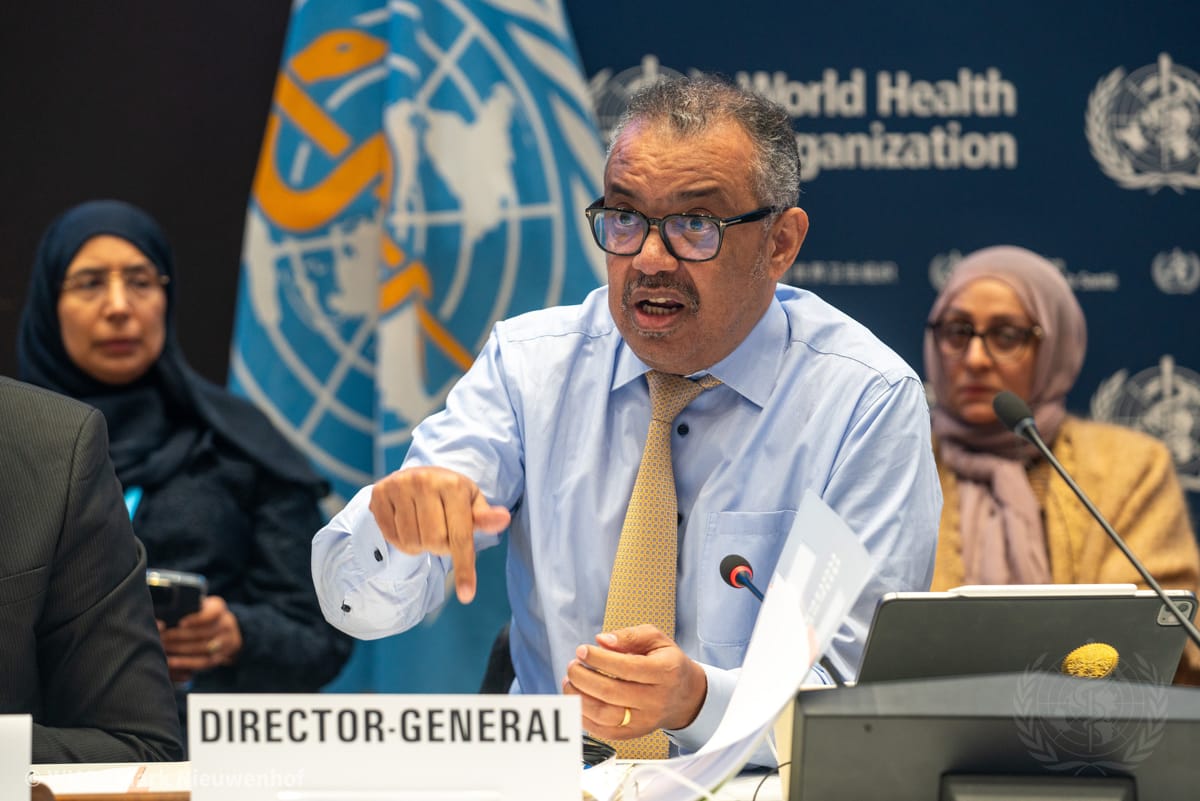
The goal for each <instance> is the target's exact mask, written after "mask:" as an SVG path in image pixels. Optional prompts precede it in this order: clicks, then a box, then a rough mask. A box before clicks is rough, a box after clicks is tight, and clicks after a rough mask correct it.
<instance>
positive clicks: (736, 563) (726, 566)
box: [721, 553, 754, 589]
mask: <svg viewBox="0 0 1200 801" xmlns="http://www.w3.org/2000/svg"><path fill="white" fill-rule="evenodd" d="M738 568H745V569H746V571H748V572H749V573H750V575H751V576H753V575H754V570H753V569H752V568H751V567H750V563H749V562H748V561H746V557H744V556H742V555H741V554H736V553H731V554H729V555H728V556H726V557H725V558H724V559H722V560H721V578H723V579H725V583H726V584H728V585H729V586H730V587H733V588H735V589H741V586H742V585H741V584H738V583H737V582H736V581H734V580H733V576H734V573H735V572H737V570H738Z"/></svg>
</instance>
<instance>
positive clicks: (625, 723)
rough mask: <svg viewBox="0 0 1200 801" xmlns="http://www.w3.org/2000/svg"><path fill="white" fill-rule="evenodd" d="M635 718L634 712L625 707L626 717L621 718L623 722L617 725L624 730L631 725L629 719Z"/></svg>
mask: <svg viewBox="0 0 1200 801" xmlns="http://www.w3.org/2000/svg"><path fill="white" fill-rule="evenodd" d="M632 717H633V710H631V709H630V708H629V707H625V717H623V718H621V722H620V723H618V724H617V728H618V729H623V728H625V727H626V726H628V725H629V719H630V718H632Z"/></svg>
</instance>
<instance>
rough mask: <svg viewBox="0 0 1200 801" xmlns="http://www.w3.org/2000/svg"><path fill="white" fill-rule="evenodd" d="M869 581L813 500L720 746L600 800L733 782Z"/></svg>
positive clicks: (653, 769) (851, 540)
mask: <svg viewBox="0 0 1200 801" xmlns="http://www.w3.org/2000/svg"><path fill="white" fill-rule="evenodd" d="M870 571H871V557H870V555H869V554H868V553H867V551H866V549H864V548H863V546H862V544H861V543H860V542H859V541H858V537H856V536H855V535H854V532H853V531H851V530H850V528H849V526H847V525H846V524H845V522H844V521H843V520H842V519H841V518H840V517H838V516H837V513H835V512H834V511H833V510H832V509H830V508H829V506H828V505H826V503H825V502H824V501H822V500H821V499H820V498H819V497H818V496H817V495H816V494H815V493H813V492H812V491H809V492H806V493H805V495H804V498H803V500H802V501H801V503H800V508H799V509H798V510H797V511H796V520H795V522H794V523H793V524H792V530H791V532H790V533H789V534H788V541H787V544H786V545H785V546H784V550H783V553H782V554H781V555H780V558H779V564H778V565H777V567H776V569H775V575H773V576H772V577H771V581H770V583H769V584H768V585H767V591H766V594H765V598H764V600H763V608H762V609H761V610H760V611H759V615H758V621H757V622H756V623H755V626H754V634H753V636H751V638H750V644H749V646H747V650H746V658H745V660H744V661H743V663H742V670H741V675H740V676H739V678H738V683H737V686H736V687H735V689H734V691H733V696H732V697H731V699H730V702H729V707H728V708H727V709H726V711H725V716H724V717H723V718H722V719H721V723H720V724H719V725H718V726H717V730H716V731H715V732H714V733H713V736H712V737H711V738H710V739H709V741H708V743H706V744H705V746H704V747H703V748H701V749H700V750H699V751H698V752H697V753H695V754H691V755H689V756H683V757H676V758H674V759H668V760H664V761H662V762H657V763H650V764H646V765H638V766H635V767H633V768H632V769H630V770H629V771H628V773H627V774H626V775H624V777H623V780H622V781H621V783H620V786H619V788H618V789H617V790H615V791H610V792H609V793H608V794H607V795H597V796H596V797H597V798H607V799H609V801H616V799H618V798H619V799H621V801H635V800H636V801H691V800H692V799H694V798H696V797H697V792H696V788H700V789H701V790H713V789H716V788H717V787H719V786H720V785H721V783H722V782H724V781H726V780H727V779H729V778H730V777H732V776H734V775H735V774H736V773H737V772H738V771H739V770H740V769H741V768H742V766H743V765H745V764H746V761H747V760H748V759H749V758H750V756H751V754H753V753H754V750H755V748H756V747H757V746H758V744H759V742H760V741H761V740H762V738H763V737H764V736H767V734H768V733H769V732H770V730H771V727H772V725H773V724H774V721H775V718H776V717H777V716H778V715H779V713H780V711H781V710H782V709H783V708H784V707H785V706H786V705H787V704H789V703H790V702H791V700H792V698H793V697H794V696H795V694H796V692H797V691H798V690H799V689H800V687H801V685H802V684H803V682H804V678H805V677H806V676H807V675H808V673H809V671H810V670H811V669H812V666H813V664H814V663H815V662H816V661H817V659H818V658H819V657H820V655H821V653H823V651H824V650H825V649H826V648H827V647H828V646H829V643H830V641H832V639H833V636H834V634H835V633H836V632H837V630H838V628H839V627H840V625H841V622H842V620H843V619H844V618H845V616H846V614H847V613H848V612H849V611H850V608H851V607H852V606H853V605H854V602H855V600H857V598H858V595H859V593H860V592H862V588H863V586H864V585H865V584H866V582H867V579H868V577H869V575H870ZM786 758H787V757H786V756H782V755H781V759H786ZM597 778H599V777H597Z"/></svg>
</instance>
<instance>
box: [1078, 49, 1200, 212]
mask: <svg viewBox="0 0 1200 801" xmlns="http://www.w3.org/2000/svg"><path fill="white" fill-rule="evenodd" d="M1085 132H1086V134H1087V140H1088V144H1089V145H1090V147H1091V150H1092V155H1093V156H1095V158H1096V161H1097V162H1098V163H1099V165H1100V169H1101V170H1103V171H1104V174H1105V175H1107V176H1108V177H1109V178H1112V179H1113V180H1114V181H1116V182H1117V184H1118V185H1119V186H1122V187H1124V188H1126V189H1146V190H1149V191H1150V192H1157V191H1158V190H1159V189H1161V188H1163V187H1164V186H1167V187H1170V188H1172V189H1174V190H1175V191H1176V192H1179V193H1180V194H1182V193H1183V191H1184V190H1185V189H1200V75H1198V74H1196V72H1195V71H1194V70H1191V69H1189V68H1188V67H1185V66H1182V65H1180V64H1176V63H1175V61H1174V60H1173V59H1172V58H1171V56H1170V55H1169V54H1167V53H1162V54H1160V55H1159V57H1158V61H1157V62H1156V63H1154V64H1148V65H1146V66H1144V67H1140V68H1138V69H1136V70H1134V71H1133V72H1131V73H1129V74H1128V75H1126V74H1125V70H1124V69H1123V68H1121V67H1118V68H1117V69H1115V70H1113V71H1112V72H1110V73H1109V74H1108V75H1106V76H1105V77H1104V78H1101V79H1100V82H1099V83H1097V84H1096V88H1095V89H1093V90H1092V93H1091V95H1090V96H1089V97H1088V107H1087V113H1086V115H1085Z"/></svg>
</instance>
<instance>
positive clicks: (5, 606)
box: [0, 377, 182, 762]
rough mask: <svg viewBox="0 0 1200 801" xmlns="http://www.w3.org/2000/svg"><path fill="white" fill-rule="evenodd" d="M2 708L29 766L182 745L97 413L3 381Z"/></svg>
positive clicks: (142, 573) (141, 565) (135, 546)
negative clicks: (22, 728) (21, 726)
mask: <svg viewBox="0 0 1200 801" xmlns="http://www.w3.org/2000/svg"><path fill="white" fill-rule="evenodd" d="M0 643H3V647H0V713H5V714H12V713H16V714H29V715H32V716H33V761H34V762H144V761H158V760H171V759H178V758H180V755H181V753H182V748H181V745H180V735H179V720H178V718H177V717H176V712H175V702H174V696H173V691H172V687H171V682H170V680H169V679H168V677H167V662H166V657H165V656H164V654H163V649H162V644H161V643H160V641H159V637H158V632H157V629H156V628H155V625H154V612H153V609H152V608H151V604H150V593H149V590H148V589H147V588H146V552H145V550H144V549H143V548H142V545H141V543H140V542H139V541H138V540H137V539H136V538H135V537H134V536H133V530H132V528H131V527H130V524H129V515H128V514H126V511H125V504H124V503H123V502H122V499H121V487H120V484H118V483H117V477H116V474H115V473H114V472H113V467H112V463H111V462H110V461H109V458H108V435H107V433H106V431H105V426H104V417H103V416H102V415H101V414H100V412H98V411H96V410H95V409H92V408H90V407H88V406H85V405H84V404H82V403H78V402H76V401H73V400H71V399H69V398H64V397H62V396H60V395H56V394H54V393H52V392H47V391H45V390H42V389H38V388H36V387H32V386H29V385H27V384H22V383H20V382H17V381H13V380H11V379H8V378H4V377H0Z"/></svg>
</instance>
